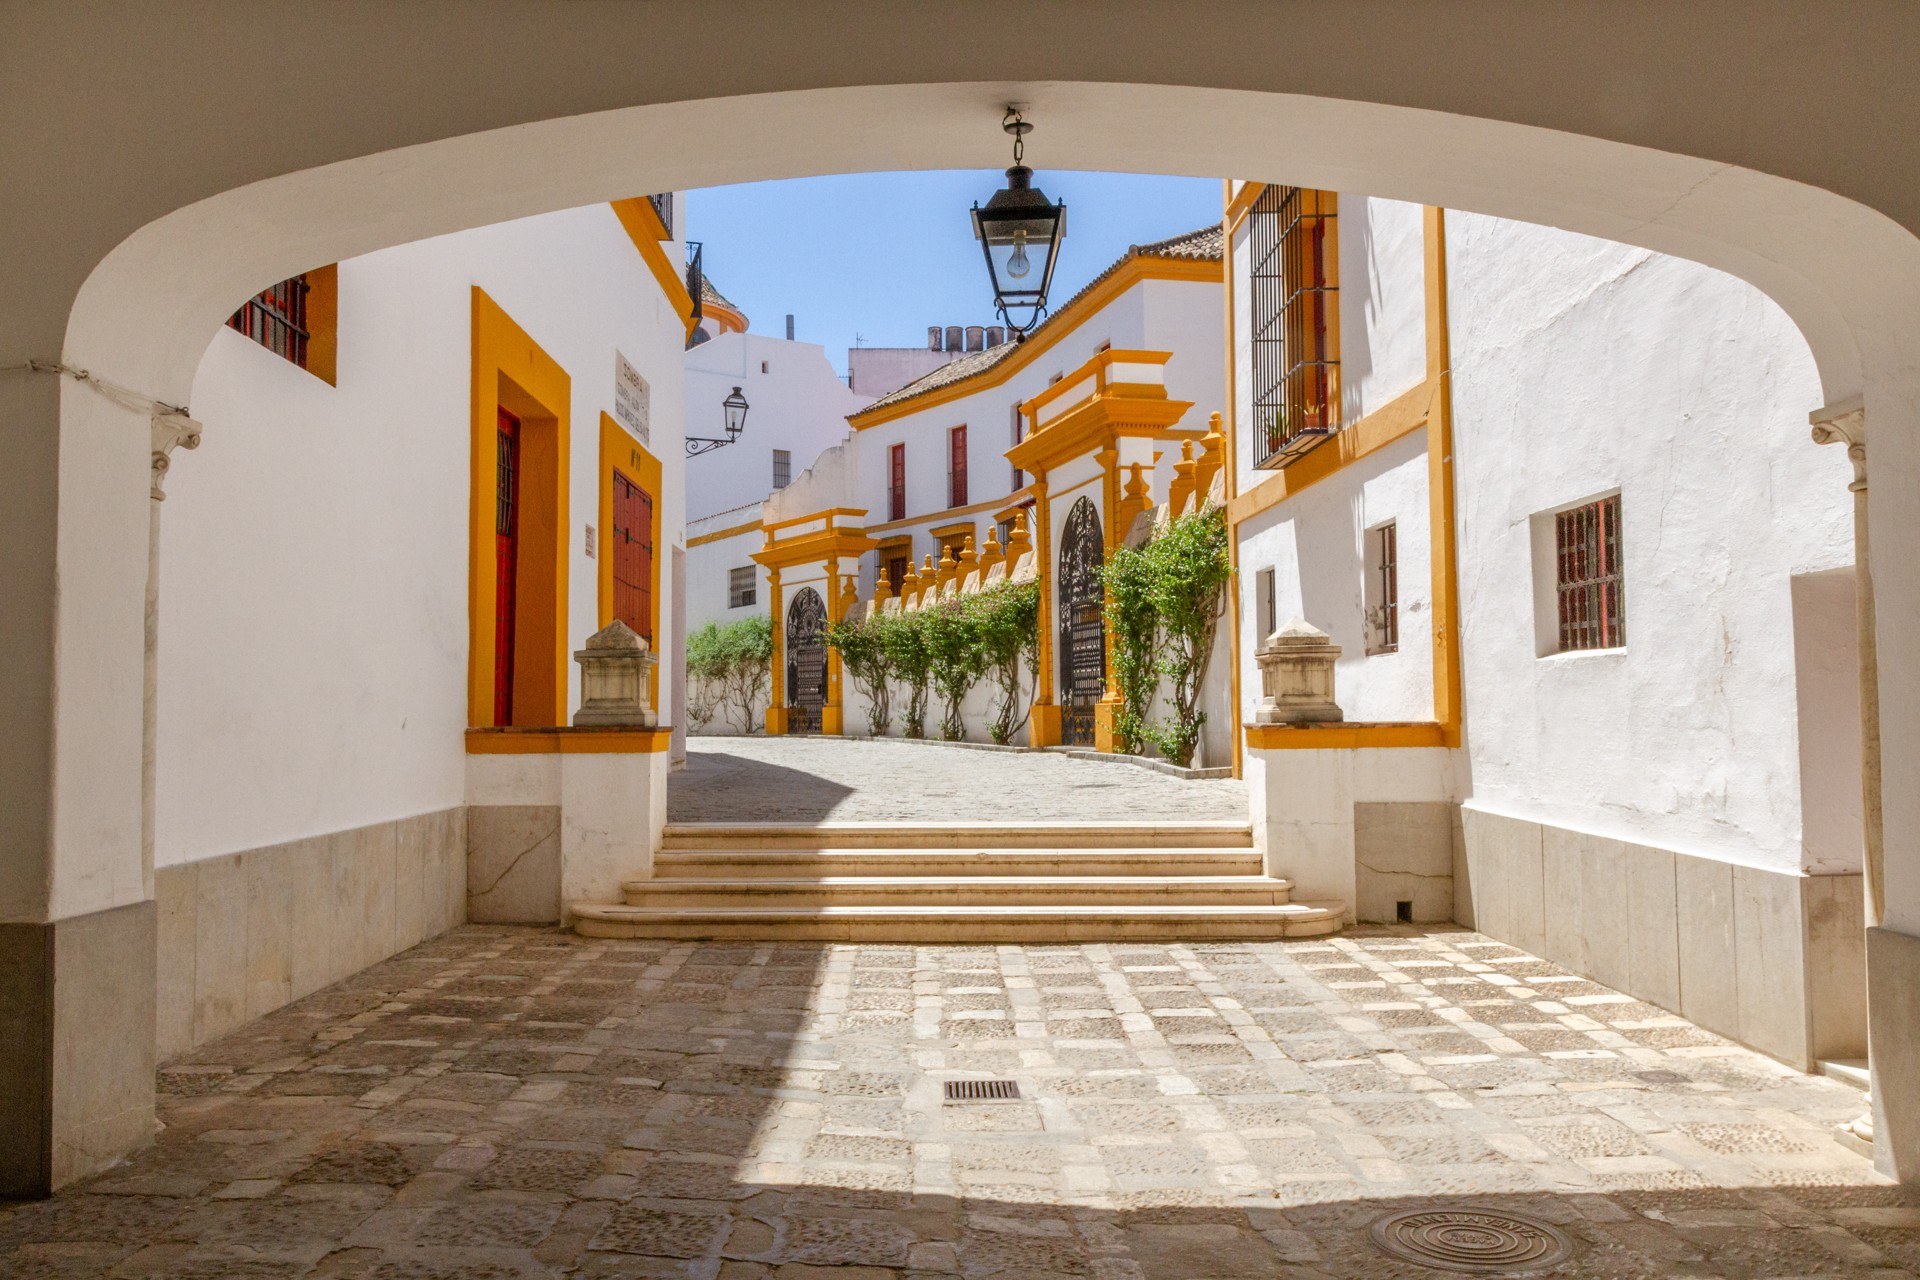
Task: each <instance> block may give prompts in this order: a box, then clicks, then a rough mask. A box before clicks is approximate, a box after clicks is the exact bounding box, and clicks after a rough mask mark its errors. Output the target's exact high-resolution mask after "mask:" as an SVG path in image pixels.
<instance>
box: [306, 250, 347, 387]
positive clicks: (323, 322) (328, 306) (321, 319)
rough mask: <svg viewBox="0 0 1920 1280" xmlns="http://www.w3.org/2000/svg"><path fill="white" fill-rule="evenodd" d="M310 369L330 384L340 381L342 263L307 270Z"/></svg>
mask: <svg viewBox="0 0 1920 1280" xmlns="http://www.w3.org/2000/svg"><path fill="white" fill-rule="evenodd" d="M306 280H307V372H308V373H310V374H312V375H313V376H314V377H316V378H318V379H320V381H322V382H324V383H326V384H327V385H328V386H337V385H338V384H339V381H340V366H339V361H340V267H339V264H338V263H328V264H327V265H326V266H324V267H315V268H314V269H313V270H311V271H309V272H307V275H306Z"/></svg>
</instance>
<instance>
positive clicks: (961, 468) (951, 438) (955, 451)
mask: <svg viewBox="0 0 1920 1280" xmlns="http://www.w3.org/2000/svg"><path fill="white" fill-rule="evenodd" d="M947 505H948V506H949V507H964V506H966V505H967V429H966V428H965V427H953V428H951V429H950V430H948V432H947Z"/></svg>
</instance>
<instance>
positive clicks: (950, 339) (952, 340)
mask: <svg viewBox="0 0 1920 1280" xmlns="http://www.w3.org/2000/svg"><path fill="white" fill-rule="evenodd" d="M960 333H961V329H960V326H959V325H957V324H950V325H948V326H947V350H948V351H951V352H956V353H957V352H959V351H960V350H961V338H960Z"/></svg>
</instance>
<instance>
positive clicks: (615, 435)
mask: <svg viewBox="0 0 1920 1280" xmlns="http://www.w3.org/2000/svg"><path fill="white" fill-rule="evenodd" d="M648 207H649V208H651V207H652V202H651V201H649V202H648ZM616 470H617V471H619V472H621V473H622V474H624V475H625V476H626V477H627V479H629V480H631V481H633V482H634V483H635V484H637V485H639V486H640V487H641V488H642V489H644V490H646V493H647V496H648V497H650V498H652V499H653V528H652V530H651V532H652V534H653V563H652V565H651V566H650V567H649V570H648V576H649V577H650V578H651V579H652V581H650V582H648V583H647V601H648V604H647V614H648V617H647V625H648V627H649V628H650V629H651V635H650V636H649V638H648V641H647V643H648V644H649V645H651V646H652V648H653V651H654V653H656V654H658V653H659V652H660V562H661V561H662V560H664V559H665V558H666V557H665V556H664V555H662V554H661V551H662V548H661V544H660V527H661V526H660V504H661V502H662V501H663V499H664V495H662V493H661V491H660V489H661V485H662V483H663V479H662V476H661V468H660V459H658V458H656V457H654V456H653V454H652V452H650V451H649V450H648V449H647V447H646V446H645V445H643V444H641V443H640V441H639V440H638V439H637V438H636V437H635V436H634V435H633V434H632V433H631V432H629V431H628V430H627V429H626V428H625V427H623V426H621V425H620V424H619V423H617V422H615V421H614V420H613V415H612V414H609V413H607V412H605V411H604V410H603V411H602V412H601V414H600V482H599V483H600V536H599V538H597V539H596V542H597V544H598V545H597V546H595V548H594V555H595V556H596V557H597V558H598V568H599V572H598V577H599V583H598V607H599V612H598V615H597V616H598V617H599V619H600V625H601V626H603V627H604V626H606V625H607V624H608V623H609V622H612V621H613V556H612V555H611V554H610V550H609V547H608V544H607V538H608V536H609V535H610V534H611V533H612V532H613V473H614V472H615V471H616ZM651 679H652V687H651V690H650V696H651V697H652V699H653V705H654V706H655V707H658V706H659V705H660V664H659V663H655V664H654V667H653V671H652V673H651Z"/></svg>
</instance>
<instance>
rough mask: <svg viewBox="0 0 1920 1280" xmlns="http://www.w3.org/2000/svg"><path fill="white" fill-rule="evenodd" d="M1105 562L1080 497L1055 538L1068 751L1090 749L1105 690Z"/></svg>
mask: <svg viewBox="0 0 1920 1280" xmlns="http://www.w3.org/2000/svg"><path fill="white" fill-rule="evenodd" d="M1104 563H1106V543H1105V541H1104V540H1103V539H1102V537H1101V534H1100V513H1099V512H1098V511H1096V510H1095V509H1094V506H1093V500H1092V499H1091V498H1087V497H1085V496H1083V497H1081V499H1080V500H1079V501H1078V502H1076V503H1074V504H1073V510H1072V511H1070V512H1068V513H1067V525H1066V529H1065V531H1064V532H1063V533H1062V535H1061V538H1060V689H1061V711H1060V736H1061V738H1062V739H1063V740H1064V741H1065V742H1066V744H1067V745H1068V746H1074V747H1090V746H1092V745H1093V707H1094V704H1095V703H1097V702H1099V701H1100V695H1101V694H1103V693H1105V692H1106V688H1107V633H1106V622H1105V608H1104V606H1105V602H1106V593H1105V592H1104V591H1103V590H1102V588H1101V586H1100V566H1101V565H1102V564H1104Z"/></svg>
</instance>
